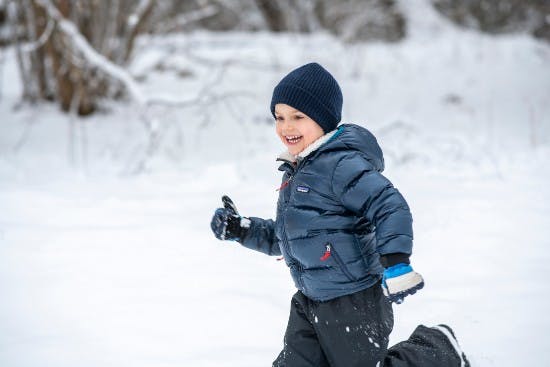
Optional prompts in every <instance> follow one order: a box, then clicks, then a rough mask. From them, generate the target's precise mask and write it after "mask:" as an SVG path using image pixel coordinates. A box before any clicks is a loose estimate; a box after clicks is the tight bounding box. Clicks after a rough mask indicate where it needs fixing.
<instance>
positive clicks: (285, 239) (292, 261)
mask: <svg viewBox="0 0 550 367" xmlns="http://www.w3.org/2000/svg"><path fill="white" fill-rule="evenodd" d="M302 163H303V161H302V162H300V163H299V164H298V165H297V166H296V167H295V168H294V169H293V172H292V174H291V175H290V176H289V177H288V179H287V180H286V181H285V182H283V183H282V185H281V186H280V187H279V189H277V191H281V190H283V189H285V188H286V187H287V186H289V185H290V183H291V182H292V179H293V178H294V176H295V175H296V173H297V172H298V168H299V167H300V166H301V165H302ZM282 194H283V198H285V194H287V193H282ZM291 194H292V193H291V192H288V200H284V205H285V209H284V211H283V212H282V213H281V221H282V223H281V228H282V230H283V245H284V247H285V250H286V253H287V254H288V257H289V264H288V265H289V266H290V267H294V268H297V270H298V277H297V278H298V279H297V281H298V286H299V287H300V288H301V289H302V290H305V286H304V281H303V280H302V273H303V271H304V268H303V267H302V265H301V264H300V262H299V261H298V260H296V258H294V256H292V254H291V252H290V244H289V243H288V236H287V234H286V229H285V219H284V218H285V216H284V215H285V212H286V209H287V205H288V202H289V201H290V195H291ZM285 199H286V198H285Z"/></svg>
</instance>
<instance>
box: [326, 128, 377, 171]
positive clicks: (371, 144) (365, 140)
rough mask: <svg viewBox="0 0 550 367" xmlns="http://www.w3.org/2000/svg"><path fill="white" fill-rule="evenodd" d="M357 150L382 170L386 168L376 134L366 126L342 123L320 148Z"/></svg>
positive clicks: (327, 149) (328, 150) (327, 150)
mask: <svg viewBox="0 0 550 367" xmlns="http://www.w3.org/2000/svg"><path fill="white" fill-rule="evenodd" d="M341 150H356V151H358V152H361V153H362V154H363V155H364V156H365V158H366V159H367V160H368V161H369V162H370V163H371V164H372V165H373V166H374V168H375V169H376V170H377V171H379V172H382V171H383V170H384V155H383V153H382V149H381V148H380V145H378V141H377V140H376V138H375V137H374V135H373V134H372V133H371V132H370V131H369V130H367V129H366V128H364V127H362V126H359V125H355V124H343V125H340V127H339V128H338V130H337V132H336V134H334V135H333V136H332V138H331V139H330V140H329V141H328V142H327V143H326V144H324V145H322V146H321V147H320V148H319V149H318V151H317V152H318V153H321V152H330V151H341Z"/></svg>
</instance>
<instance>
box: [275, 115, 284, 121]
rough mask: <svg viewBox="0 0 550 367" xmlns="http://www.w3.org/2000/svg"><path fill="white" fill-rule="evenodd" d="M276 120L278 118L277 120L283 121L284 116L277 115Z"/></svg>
mask: <svg viewBox="0 0 550 367" xmlns="http://www.w3.org/2000/svg"><path fill="white" fill-rule="evenodd" d="M275 120H276V121H282V120H283V118H282V117H281V116H276V117H275Z"/></svg>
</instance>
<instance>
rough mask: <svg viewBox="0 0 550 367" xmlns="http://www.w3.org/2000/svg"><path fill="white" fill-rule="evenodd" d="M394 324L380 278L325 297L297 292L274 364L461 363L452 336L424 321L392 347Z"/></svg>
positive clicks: (448, 366) (437, 366) (426, 366)
mask: <svg viewBox="0 0 550 367" xmlns="http://www.w3.org/2000/svg"><path fill="white" fill-rule="evenodd" d="M392 328H393V311H392V306H391V303H390V302H389V301H388V299H387V298H386V297H385V296H384V294H383V293H382V289H381V287H380V283H377V284H375V285H374V286H372V287H370V288H368V289H365V290H364V291H361V292H357V293H354V294H351V295H348V296H343V297H338V298H336V299H333V300H330V301H326V302H316V301H313V300H310V299H309V298H307V297H306V296H304V295H303V294H302V293H301V292H297V293H296V294H295V295H294V296H293V297H292V301H291V306H290V317H289V320H288V326H287V330H286V333H285V338H284V348H283V350H282V351H281V353H280V354H279V356H278V357H277V359H276V360H275V362H273V367H359V366H360V367H383V366H385V367H405V366H407V367H410V366H415V367H416V366H417V367H443V366H444V367H453V366H457V367H459V366H460V358H459V357H458V355H457V354H456V352H455V351H454V349H453V347H452V345H451V344H450V342H449V340H448V339H447V338H446V337H445V336H444V335H443V334H442V333H441V332H439V331H437V330H435V329H432V328H428V327H425V326H422V325H420V326H418V327H417V328H416V330H415V331H414V332H413V334H412V335H411V336H410V338H409V339H408V340H406V341H404V342H401V343H398V344H396V345H395V346H393V347H392V348H390V349H387V348H388V338H389V335H390V332H391V331H392Z"/></svg>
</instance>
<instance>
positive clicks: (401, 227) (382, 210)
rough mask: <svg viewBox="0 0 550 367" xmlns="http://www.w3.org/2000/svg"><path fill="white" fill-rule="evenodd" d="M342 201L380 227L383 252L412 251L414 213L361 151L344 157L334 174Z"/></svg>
mask: <svg viewBox="0 0 550 367" xmlns="http://www.w3.org/2000/svg"><path fill="white" fill-rule="evenodd" d="M332 187H333V190H334V194H335V195H336V196H337V197H338V198H339V200H340V202H341V203H342V205H343V206H344V207H345V208H346V209H348V210H350V211H352V212H353V213H355V214H356V215H359V216H363V217H365V218H366V219H367V220H368V221H369V222H370V223H372V224H374V226H375V227H376V229H375V232H376V241H377V250H378V253H379V254H380V255H386V254H394V253H403V254H409V255H410V254H411V252H412V240H413V231H412V215H411V212H410V209H409V206H408V205H407V202H406V201H405V198H403V196H402V195H401V194H400V193H399V191H397V189H396V188H395V187H393V185H392V183H391V182H390V181H389V180H388V179H387V178H386V177H384V176H383V175H382V174H381V173H380V172H378V171H377V170H376V169H375V168H374V166H373V165H372V164H371V163H370V162H369V161H368V160H367V159H366V158H364V157H362V156H361V155H359V154H354V155H351V156H347V157H345V158H343V159H341V160H340V161H339V162H338V164H337V165H336V168H335V170H334V173H333V176H332Z"/></svg>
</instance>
